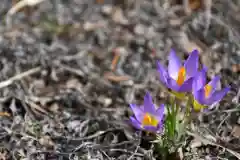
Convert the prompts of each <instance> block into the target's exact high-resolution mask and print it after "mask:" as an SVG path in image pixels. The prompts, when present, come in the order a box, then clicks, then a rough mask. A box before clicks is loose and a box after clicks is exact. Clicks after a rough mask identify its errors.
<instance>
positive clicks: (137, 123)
mask: <svg viewBox="0 0 240 160" xmlns="http://www.w3.org/2000/svg"><path fill="white" fill-rule="evenodd" d="M130 123H131V124H132V125H133V127H135V128H136V129H142V127H141V123H140V122H139V121H137V120H136V119H135V118H134V117H132V116H131V117H130Z"/></svg>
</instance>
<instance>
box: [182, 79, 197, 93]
mask: <svg viewBox="0 0 240 160" xmlns="http://www.w3.org/2000/svg"><path fill="white" fill-rule="evenodd" d="M193 80H194V78H193V77H192V78H189V79H188V80H186V81H185V82H184V83H183V84H182V85H181V86H180V88H179V92H191V91H192V85H193Z"/></svg>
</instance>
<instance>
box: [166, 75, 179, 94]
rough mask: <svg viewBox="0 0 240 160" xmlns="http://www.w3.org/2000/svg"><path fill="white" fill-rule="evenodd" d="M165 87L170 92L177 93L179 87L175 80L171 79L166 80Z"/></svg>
mask: <svg viewBox="0 0 240 160" xmlns="http://www.w3.org/2000/svg"><path fill="white" fill-rule="evenodd" d="M167 87H168V88H170V89H171V90H174V91H176V92H178V90H179V88H180V86H179V85H178V84H177V82H176V80H174V79H172V78H171V77H169V78H168V83H167Z"/></svg>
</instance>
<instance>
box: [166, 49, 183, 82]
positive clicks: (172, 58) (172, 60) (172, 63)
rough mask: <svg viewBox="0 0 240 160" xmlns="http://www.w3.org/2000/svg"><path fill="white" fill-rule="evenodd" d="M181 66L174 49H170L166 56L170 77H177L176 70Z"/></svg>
mask: <svg viewBox="0 0 240 160" xmlns="http://www.w3.org/2000/svg"><path fill="white" fill-rule="evenodd" d="M181 66H182V64H181V60H180V59H179V57H178V56H177V55H176V53H175V51H174V50H173V49H171V51H170V54H169V57H168V74H169V75H170V77H172V78H173V79H175V80H176V79H177V77H178V71H179V69H180V67H181Z"/></svg>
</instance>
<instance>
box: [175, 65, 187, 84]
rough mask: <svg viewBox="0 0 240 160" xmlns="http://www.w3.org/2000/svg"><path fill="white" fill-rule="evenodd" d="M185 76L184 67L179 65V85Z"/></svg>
mask: <svg viewBox="0 0 240 160" xmlns="http://www.w3.org/2000/svg"><path fill="white" fill-rule="evenodd" d="M185 78H186V69H185V68H184V67H181V68H180V69H179V71H178V78H177V84H178V85H179V86H181V85H182V84H183V82H184V80H185Z"/></svg>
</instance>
